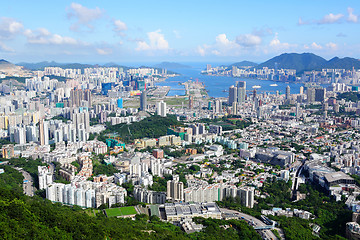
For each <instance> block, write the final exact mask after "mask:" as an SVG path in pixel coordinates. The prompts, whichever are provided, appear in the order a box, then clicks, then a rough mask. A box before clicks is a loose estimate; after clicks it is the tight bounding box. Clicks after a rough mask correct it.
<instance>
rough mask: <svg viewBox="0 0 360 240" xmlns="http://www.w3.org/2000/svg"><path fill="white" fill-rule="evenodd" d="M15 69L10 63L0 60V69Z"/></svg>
mask: <svg viewBox="0 0 360 240" xmlns="http://www.w3.org/2000/svg"><path fill="white" fill-rule="evenodd" d="M13 67H15V65H14V64H12V63H11V62H8V61H6V60H5V59H0V68H13Z"/></svg>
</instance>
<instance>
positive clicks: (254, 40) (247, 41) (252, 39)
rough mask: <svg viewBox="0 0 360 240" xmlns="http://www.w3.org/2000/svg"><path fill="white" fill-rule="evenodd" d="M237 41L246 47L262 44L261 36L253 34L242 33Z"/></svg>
mask: <svg viewBox="0 0 360 240" xmlns="http://www.w3.org/2000/svg"><path fill="white" fill-rule="evenodd" d="M236 43H237V44H239V45H241V46H244V47H254V46H257V45H260V44H261V37H259V36H257V35H253V34H242V35H239V36H237V37H236Z"/></svg>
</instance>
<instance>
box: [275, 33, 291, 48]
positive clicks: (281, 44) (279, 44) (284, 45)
mask: <svg viewBox="0 0 360 240" xmlns="http://www.w3.org/2000/svg"><path fill="white" fill-rule="evenodd" d="M269 46H270V47H271V48H273V49H274V50H286V49H289V48H291V47H296V44H290V43H286V42H280V40H279V38H278V34H277V33H276V34H275V36H274V38H273V39H272V40H271V41H270V44H269Z"/></svg>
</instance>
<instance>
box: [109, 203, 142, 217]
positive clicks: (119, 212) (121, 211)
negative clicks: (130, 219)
mask: <svg viewBox="0 0 360 240" xmlns="http://www.w3.org/2000/svg"><path fill="white" fill-rule="evenodd" d="M105 211H106V215H107V216H108V217H118V216H126V215H134V214H137V212H136V210H135V207H133V206H130V207H121V208H109V209H105Z"/></svg>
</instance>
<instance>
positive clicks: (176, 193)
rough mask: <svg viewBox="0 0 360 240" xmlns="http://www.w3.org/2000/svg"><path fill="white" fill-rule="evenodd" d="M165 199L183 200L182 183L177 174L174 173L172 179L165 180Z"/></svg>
mask: <svg viewBox="0 0 360 240" xmlns="http://www.w3.org/2000/svg"><path fill="white" fill-rule="evenodd" d="M166 191H167V199H170V200H172V201H176V202H177V201H184V183H183V182H179V176H178V175H175V176H174V178H173V180H169V181H167V189H166Z"/></svg>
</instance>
